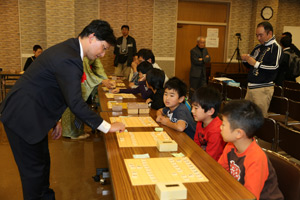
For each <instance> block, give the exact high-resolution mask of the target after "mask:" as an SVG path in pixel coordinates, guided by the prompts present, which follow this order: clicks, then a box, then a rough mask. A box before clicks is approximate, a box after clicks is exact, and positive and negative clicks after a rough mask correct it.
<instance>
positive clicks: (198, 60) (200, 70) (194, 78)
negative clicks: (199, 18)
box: [190, 36, 210, 90]
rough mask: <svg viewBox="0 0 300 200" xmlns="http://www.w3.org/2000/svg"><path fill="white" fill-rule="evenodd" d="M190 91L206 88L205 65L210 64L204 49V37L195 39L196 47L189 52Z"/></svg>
mask: <svg viewBox="0 0 300 200" xmlns="http://www.w3.org/2000/svg"><path fill="white" fill-rule="evenodd" d="M190 53H191V71H190V89H193V90H197V89H198V88H200V87H202V86H206V84H207V80H206V69H205V63H208V62H210V56H209V54H208V51H207V49H206V48H205V37H201V36H200V37H198V38H197V45H196V47H194V48H193V49H192V50H191V51H190Z"/></svg>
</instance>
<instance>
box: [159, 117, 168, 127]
mask: <svg viewBox="0 0 300 200" xmlns="http://www.w3.org/2000/svg"><path fill="white" fill-rule="evenodd" d="M169 121H170V119H169V118H168V117H164V116H162V117H161V119H160V123H162V124H163V125H167V123H168V122H169Z"/></svg>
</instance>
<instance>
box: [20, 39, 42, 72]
mask: <svg viewBox="0 0 300 200" xmlns="http://www.w3.org/2000/svg"><path fill="white" fill-rule="evenodd" d="M32 49H33V54H34V55H33V56H31V57H29V58H27V60H26V63H25V65H24V69H23V70H24V71H26V69H27V68H28V67H29V65H30V64H31V63H32V62H33V61H34V60H35V59H36V58H37V57H38V56H39V55H40V54H41V53H42V52H43V49H42V47H41V46H40V45H38V44H36V45H34V46H33V48H32Z"/></svg>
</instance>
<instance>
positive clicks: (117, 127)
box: [108, 122, 125, 132]
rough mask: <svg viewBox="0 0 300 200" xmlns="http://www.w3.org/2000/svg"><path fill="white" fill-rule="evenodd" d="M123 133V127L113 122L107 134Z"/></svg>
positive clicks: (121, 124) (119, 123)
mask: <svg viewBox="0 0 300 200" xmlns="http://www.w3.org/2000/svg"><path fill="white" fill-rule="evenodd" d="M117 131H118V132H124V131H125V125H124V124H123V123H121V122H114V123H112V124H111V127H110V129H109V131H108V132H117Z"/></svg>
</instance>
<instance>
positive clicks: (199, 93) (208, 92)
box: [192, 86, 222, 118]
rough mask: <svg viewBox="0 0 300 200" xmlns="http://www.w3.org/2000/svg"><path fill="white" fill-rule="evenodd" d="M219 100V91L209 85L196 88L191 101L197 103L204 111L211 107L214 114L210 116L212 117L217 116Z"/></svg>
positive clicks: (220, 100)
mask: <svg viewBox="0 0 300 200" xmlns="http://www.w3.org/2000/svg"><path fill="white" fill-rule="evenodd" d="M221 102H222V96H221V93H220V92H219V91H218V90H217V89H215V88H213V87H210V86H207V87H201V88H199V89H197V90H196V91H195V93H194V94H193V97H192V103H196V104H199V105H200V106H201V108H202V109H203V110H204V111H205V112H207V111H208V110H210V109H211V108H213V109H214V110H215V112H214V114H213V115H212V116H211V117H212V118H215V117H216V116H218V113H219V110H220V106H221Z"/></svg>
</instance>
